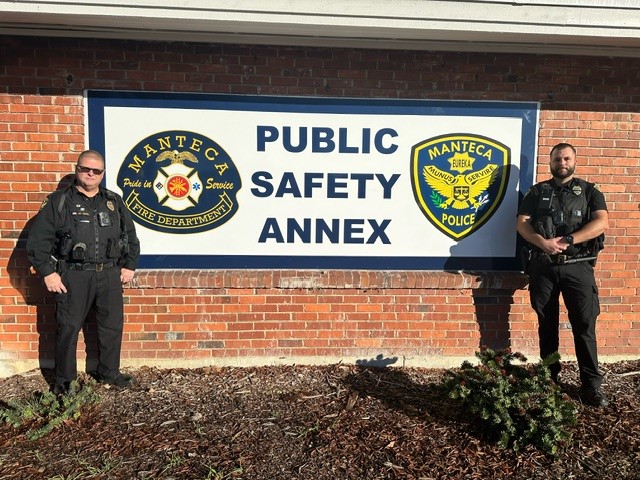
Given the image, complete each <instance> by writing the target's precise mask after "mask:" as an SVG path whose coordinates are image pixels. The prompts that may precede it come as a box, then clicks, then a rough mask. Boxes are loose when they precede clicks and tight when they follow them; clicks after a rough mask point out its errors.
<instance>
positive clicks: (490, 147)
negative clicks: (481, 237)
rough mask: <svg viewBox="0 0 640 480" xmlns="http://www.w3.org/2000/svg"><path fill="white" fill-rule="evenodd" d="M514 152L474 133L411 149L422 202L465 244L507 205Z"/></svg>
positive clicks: (417, 196) (441, 225)
mask: <svg viewBox="0 0 640 480" xmlns="http://www.w3.org/2000/svg"><path fill="white" fill-rule="evenodd" d="M510 165H511V150H510V148H509V147H507V146H506V145H503V144H502V143H500V142H497V141H495V140H492V139H490V138H486V137H482V136H479V135H472V134H468V133H463V134H451V135H441V136H438V137H434V138H430V139H428V140H424V141H423V142H420V143H418V144H417V145H415V146H414V147H413V148H412V150H411V183H412V185H413V194H414V197H415V199H416V202H417V204H418V206H419V207H420V209H421V210H422V212H423V213H424V215H425V216H426V217H427V219H428V220H429V221H430V222H431V223H432V224H433V225H434V226H435V227H436V228H437V229H438V230H440V231H441V232H442V233H444V234H446V235H447V236H449V237H450V238H452V239H454V240H462V239H463V238H465V237H467V236H469V235H471V234H472V233H473V232H474V231H476V230H477V229H479V228H480V227H481V226H482V225H484V224H485V223H486V222H487V221H488V220H489V219H490V218H491V216H492V215H493V213H494V212H495V211H496V210H497V209H498V207H499V205H500V203H501V202H502V200H503V198H504V195H505V192H506V187H507V184H508V181H509V170H510Z"/></svg>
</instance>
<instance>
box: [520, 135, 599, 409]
mask: <svg viewBox="0 0 640 480" xmlns="http://www.w3.org/2000/svg"><path fill="white" fill-rule="evenodd" d="M550 157H551V160H550V170H551V175H552V177H553V178H551V179H550V180H547V181H544V182H541V183H538V184H537V185H534V186H533V187H532V188H531V189H530V190H529V191H528V192H527V194H526V195H525V197H524V199H523V201H522V203H521V205H520V208H519V210H518V220H517V230H518V233H519V234H520V235H521V236H522V237H523V238H524V239H525V240H526V241H527V242H528V244H529V246H530V250H529V254H530V257H529V259H530V261H528V265H527V267H528V268H527V270H528V272H527V273H528V274H529V290H530V298H531V305H532V307H533V309H534V310H535V311H536V314H537V315H538V335H539V340H540V356H541V357H542V358H545V357H547V356H548V355H550V354H552V353H555V352H557V351H558V346H559V333H558V328H559V315H560V303H559V296H560V293H562V298H563V300H564V303H565V306H566V308H567V312H568V316H569V322H570V323H571V329H572V332H573V339H574V345H575V352H576V357H577V360H578V366H579V369H580V380H581V383H582V391H581V393H582V399H583V401H584V402H585V403H587V404H589V405H593V406H596V407H605V406H607V405H608V403H609V402H608V400H607V398H606V396H605V395H604V394H603V393H602V390H601V388H600V385H601V383H602V375H601V374H600V371H599V369H598V354H597V346H596V318H597V316H598V314H599V313H600V302H599V299H598V287H597V286H596V281H595V277H594V273H593V267H594V265H595V258H596V255H597V253H598V250H599V249H600V248H602V241H603V238H604V235H603V234H604V231H605V230H606V229H607V228H608V226H609V219H608V213H607V205H606V203H605V199H604V195H603V194H602V192H600V190H598V188H597V187H596V186H595V185H594V184H593V183H589V182H586V181H584V180H582V179H579V178H576V177H574V172H575V168H576V149H575V148H574V147H573V146H572V145H570V144H568V143H560V144H558V145H556V146H555V147H553V148H552V149H551V154H550ZM560 368H561V367H560V364H559V363H556V364H553V365H551V366H550V370H551V374H552V377H553V378H554V380H556V381H557V377H558V374H559V373H560Z"/></svg>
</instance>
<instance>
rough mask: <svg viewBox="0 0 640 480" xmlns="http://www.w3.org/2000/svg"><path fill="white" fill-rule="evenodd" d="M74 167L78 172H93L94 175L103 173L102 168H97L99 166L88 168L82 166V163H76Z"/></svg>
mask: <svg viewBox="0 0 640 480" xmlns="http://www.w3.org/2000/svg"><path fill="white" fill-rule="evenodd" d="M76 168H77V169H78V171H79V172H80V173H89V172H93V173H94V174H95V175H102V174H103V173H104V169H99V168H89V167H84V166H82V165H76Z"/></svg>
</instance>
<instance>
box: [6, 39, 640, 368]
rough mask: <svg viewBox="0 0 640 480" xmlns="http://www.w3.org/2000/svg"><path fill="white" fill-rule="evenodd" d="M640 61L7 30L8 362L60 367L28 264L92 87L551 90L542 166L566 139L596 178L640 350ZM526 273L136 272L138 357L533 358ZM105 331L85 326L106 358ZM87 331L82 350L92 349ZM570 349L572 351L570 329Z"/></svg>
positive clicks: (624, 347) (617, 338)
mask: <svg viewBox="0 0 640 480" xmlns="http://www.w3.org/2000/svg"><path fill="white" fill-rule="evenodd" d="M639 85H640V59H630V58H625V59H616V58H597V57H563V56H544V55H524V54H523V55H518V54H483V53H475V54H474V53H446V52H411V51H386V50H351V49H324V48H295V47H294V48H285V47H283V48H280V47H251V46H227V45H208V44H184V43H162V42H133V41H101V40H75V39H47V38H30V37H0V170H1V179H0V200H1V202H2V203H1V205H2V208H1V209H0V233H1V237H0V257H1V258H0V271H1V276H0V282H1V284H0V289H1V293H2V295H1V296H0V374H3V373H5V374H6V373H8V372H9V373H10V372H13V371H18V370H20V369H26V368H32V367H34V366H37V365H38V362H40V364H41V365H44V366H47V365H50V364H51V358H52V343H53V333H54V331H55V321H54V317H53V308H52V304H51V301H50V299H49V298H48V296H47V294H46V292H45V291H44V290H43V288H42V285H41V282H40V280H39V279H38V278H35V277H32V276H30V275H29V274H28V273H27V269H28V263H27V260H26V257H25V252H24V240H25V238H26V234H27V231H28V222H29V219H30V218H31V217H32V216H33V215H34V213H35V212H36V211H37V209H38V207H39V205H40V202H41V201H42V199H43V198H44V197H45V195H46V194H47V193H48V192H50V191H51V190H53V189H55V188H56V186H57V183H58V180H59V179H60V178H61V177H62V176H63V175H64V174H66V173H69V172H71V171H72V165H73V163H74V162H75V159H76V156H77V153H78V152H79V151H81V150H83V149H84V141H85V137H84V126H83V125H84V123H83V122H84V111H83V99H82V94H83V90H84V89H113V90H144V91H173V92H178V91H180V92H207V93H211V92H216V93H217V92H220V93H234V94H277V95H311V96H336V97H342V96H347V97H364V98H369V97H388V98H424V99H454V100H508V101H539V102H541V115H540V136H539V144H538V149H539V158H538V161H539V164H540V166H539V169H538V172H537V173H538V176H539V177H541V178H542V177H546V176H547V172H548V169H547V161H548V151H549V148H550V146H552V145H553V144H555V143H557V142H558V141H562V140H567V141H570V142H572V143H574V144H575V145H576V146H577V147H578V153H579V166H578V174H579V176H583V177H585V178H587V179H588V180H591V181H596V182H598V183H599V184H600V186H601V189H602V190H603V191H604V192H605V194H606V197H607V200H608V204H609V208H610V218H611V228H610V230H609V232H608V235H607V246H606V249H605V250H604V251H603V253H602V254H601V258H600V260H599V261H598V266H597V276H598V284H599V287H600V293H601V304H602V314H601V316H600V318H599V322H598V335H599V347H600V354H601V356H602V357H603V358H605V359H606V358H619V357H638V356H640V306H639V302H638V300H637V298H638V287H639V284H640V280H638V270H639V268H638V266H639V263H638V256H639V253H640V247H639V245H638V243H639V242H638V237H639V234H640V227H639V223H640V222H639V217H640V201H639V200H638V198H640V197H639V195H638V194H639V193H640V186H639V181H638V177H639V174H640V150H639V149H638V146H639V141H640V113H639V112H640V87H639ZM526 283H527V281H526V277H524V276H522V275H519V274H514V273H510V274H500V273H488V272H463V273H457V272H451V273H449V272H429V271H426V272H413V271H406V272H405V271H400V272H377V271H288V270H287V271H258V270H250V271H218V270H209V271H180V272H175V271H140V272H138V274H137V278H136V281H135V283H134V285H132V286H131V287H130V288H128V289H127V290H126V292H125V293H126V300H127V305H126V314H127V324H126V329H125V339H124V344H123V363H124V364H125V365H139V364H155V365H199V364H211V363H219V364H222V363H225V364H243V363H268V362H275V361H278V362H316V363H325V362H333V361H337V360H339V359H344V360H345V361H355V360H356V359H372V358H376V357H378V358H380V359H389V358H391V359H393V358H396V357H397V359H398V360H397V361H396V364H397V365H400V364H408V365H411V364H414V365H417V364H423V365H437V364H438V365H440V364H443V363H447V361H448V360H455V361H456V362H457V361H458V360H459V359H460V358H461V357H470V356H472V355H473V353H474V351H476V350H477V349H478V348H479V346H480V345H481V344H486V345H490V346H494V347H502V346H506V345H511V347H512V348H514V349H516V350H519V351H522V352H524V353H525V354H527V355H529V356H530V358H531V359H532V360H533V359H535V358H536V352H537V333H536V321H535V317H534V316H533V315H532V313H531V309H530V307H529V302H528V291H527V289H526ZM94 337H95V326H94V325H93V324H92V323H91V322H89V323H88V328H87V332H86V340H87V342H86V343H87V350H88V353H87V358H88V359H89V361H91V359H92V358H93V357H95V355H94V352H93V350H94V349H93V347H92V345H93V344H94V343H95V338H94ZM84 351H85V344H84V343H82V342H81V344H80V345H79V355H80V358H81V359H83V358H85V357H84V355H85V353H84ZM562 353H565V354H568V355H572V354H573V347H572V341H571V335H570V330H569V329H568V328H567V327H566V325H563V326H562Z"/></svg>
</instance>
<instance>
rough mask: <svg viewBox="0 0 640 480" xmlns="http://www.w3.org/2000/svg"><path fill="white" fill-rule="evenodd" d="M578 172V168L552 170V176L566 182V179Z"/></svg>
mask: <svg viewBox="0 0 640 480" xmlns="http://www.w3.org/2000/svg"><path fill="white" fill-rule="evenodd" d="M575 171H576V167H575V166H574V167H566V168H562V167H559V168H555V169H554V168H552V169H551V175H553V178H557V179H558V180H564V179H565V178H569V177H570V176H571V175H573V174H574V172H575Z"/></svg>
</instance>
